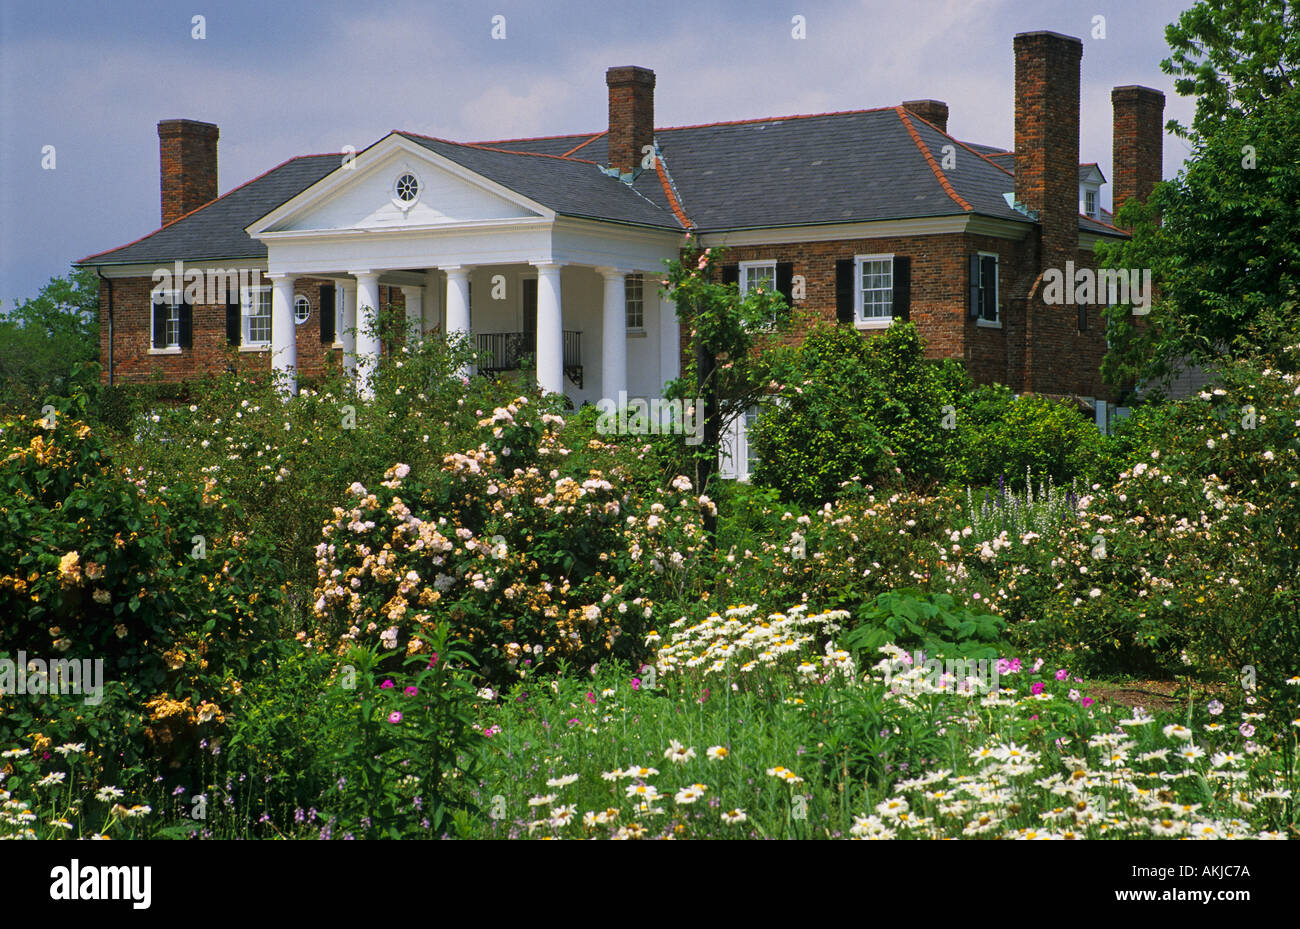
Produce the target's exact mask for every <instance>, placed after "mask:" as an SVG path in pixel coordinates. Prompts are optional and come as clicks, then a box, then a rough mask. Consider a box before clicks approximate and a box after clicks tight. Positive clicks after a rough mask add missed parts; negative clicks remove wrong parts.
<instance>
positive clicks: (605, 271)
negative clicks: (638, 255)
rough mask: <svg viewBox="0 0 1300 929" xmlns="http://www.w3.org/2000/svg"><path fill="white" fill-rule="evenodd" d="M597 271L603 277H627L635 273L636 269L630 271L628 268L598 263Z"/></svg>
mask: <svg viewBox="0 0 1300 929" xmlns="http://www.w3.org/2000/svg"><path fill="white" fill-rule="evenodd" d="M595 270H596V273H597V274H599V275H601V276H602V277H607V278H609V277H627V276H628V275H629V274H635V273H636V272H635V271H629V270H627V269H626V268H614V267H610V266H609V265H597V266H596V269H595Z"/></svg>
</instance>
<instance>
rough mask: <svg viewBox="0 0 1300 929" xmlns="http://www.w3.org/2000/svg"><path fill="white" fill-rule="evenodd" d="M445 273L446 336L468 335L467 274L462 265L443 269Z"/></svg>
mask: <svg viewBox="0 0 1300 929" xmlns="http://www.w3.org/2000/svg"><path fill="white" fill-rule="evenodd" d="M443 270H444V271H446V272H447V308H446V312H445V313H444V314H443V315H444V316H445V317H446V319H447V325H446V326H445V327H444V328H445V331H446V333H447V335H456V334H460V335H469V272H470V269H469V268H467V267H465V266H464V265H453V266H452V267H450V268H443Z"/></svg>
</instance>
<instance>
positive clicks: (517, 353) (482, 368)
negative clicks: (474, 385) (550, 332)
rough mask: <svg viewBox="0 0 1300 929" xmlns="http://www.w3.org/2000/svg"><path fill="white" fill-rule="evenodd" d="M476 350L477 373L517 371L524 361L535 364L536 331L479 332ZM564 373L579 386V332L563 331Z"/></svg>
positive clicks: (580, 385) (530, 365)
mask: <svg viewBox="0 0 1300 929" xmlns="http://www.w3.org/2000/svg"><path fill="white" fill-rule="evenodd" d="M474 344H475V347H476V348H477V350H478V370H479V373H480V374H496V373H499V372H502V371H518V370H519V369H520V368H521V367H523V366H524V364H525V362H527V365H528V366H529V367H533V366H535V365H536V361H537V360H536V357H535V356H536V354H537V333H535V332H479V333H476V334H475V336H474ZM563 345H564V373H565V375H567V376H568V378H569V379H570V380H571V381H573V382H574V383H575V384H577V385H578V387H582V332H581V331H576V330H572V329H565V330H564V338H563Z"/></svg>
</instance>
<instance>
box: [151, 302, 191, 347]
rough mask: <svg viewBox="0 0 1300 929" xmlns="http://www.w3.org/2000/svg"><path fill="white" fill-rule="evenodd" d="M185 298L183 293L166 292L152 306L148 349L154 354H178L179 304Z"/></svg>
mask: <svg viewBox="0 0 1300 929" xmlns="http://www.w3.org/2000/svg"><path fill="white" fill-rule="evenodd" d="M184 300H185V296H184V293H183V291H179V290H167V291H163V292H162V294H161V299H160V300H159V301H158V302H156V303H154V304H153V305H152V310H153V312H152V313H151V314H150V319H149V348H150V350H151V351H155V352H179V351H180V350H181V304H182V303H183V302H184Z"/></svg>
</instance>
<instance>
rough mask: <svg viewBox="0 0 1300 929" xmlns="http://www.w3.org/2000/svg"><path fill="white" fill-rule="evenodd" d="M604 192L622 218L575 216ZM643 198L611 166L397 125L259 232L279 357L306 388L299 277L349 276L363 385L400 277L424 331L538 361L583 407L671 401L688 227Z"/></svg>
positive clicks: (348, 345) (515, 359) (414, 326)
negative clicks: (679, 263)
mask: <svg viewBox="0 0 1300 929" xmlns="http://www.w3.org/2000/svg"><path fill="white" fill-rule="evenodd" d="M435 148H436V149H437V150H434V149H435ZM468 165H472V167H470V166H468ZM580 172H585V173H580ZM507 181H508V182H509V186H507V183H505V182H507ZM566 185H567V186H566ZM582 185H588V186H589V187H590V188H591V191H590V192H586V191H585V190H584V188H583V187H582ZM521 188H522V189H523V190H524V191H526V192H521ZM542 200H548V201H550V202H552V203H559V204H560V205H561V206H562V207H565V208H566V209H565V211H562V210H561V209H557V208H555V207H553V206H551V205H548V204H546V203H543V202H541V201H542ZM588 201H590V202H592V203H593V208H592V210H591V211H590V213H591V214H594V213H596V212H597V211H603V213H604V214H607V215H608V214H612V215H614V216H615V217H616V218H615V219H613V220H611V219H607V218H597V217H596V216H595V215H573V214H574V213H576V212H579V211H580V210H582V209H585V206H583V204H585V203H586V202H588ZM642 201H644V198H642V197H640V195H639V194H637V193H636V192H635V191H632V190H631V189H630V188H628V187H627V186H626V185H625V184H623V183H622V182H620V181H619V180H618V179H616V178H611V177H608V176H607V175H604V174H601V173H600V172H599V169H598V168H596V167H595V166H591V165H579V164H574V163H572V162H565V161H563V160H561V159H553V158H547V157H544V156H539V155H531V154H523V153H515V152H500V151H496V150H491V149H485V148H482V147H476V146H457V145H453V144H452V143H443V142H441V141H440V140H425V139H423V138H422V137H412V136H409V135H408V134H403V133H392V134H390V135H388V136H387V137H385V138H384V139H382V140H381V141H379V142H377V143H375V144H374V145H372V146H371V147H370V148H368V149H366V150H365V151H363V152H361V153H360V154H358V155H356V156H355V157H354V158H353V157H350V156H349V157H346V158H344V157H341V158H340V166H339V168H338V169H337V170H335V171H333V172H331V173H330V174H328V175H326V176H325V177H324V178H323V179H321V180H320V181H319V182H317V183H315V184H313V185H311V186H310V187H308V188H307V189H305V190H303V191H302V192H301V193H299V194H298V195H297V196H295V197H293V198H292V199H290V200H288V201H286V202H285V203H283V204H282V205H281V206H279V207H277V208H276V209H275V210H273V211H272V212H271V213H269V214H267V215H266V216H263V217H262V218H261V219H259V220H258V221H257V222H255V223H253V224H252V225H250V226H248V227H247V229H246V231H247V232H248V234H249V235H250V236H252V237H253V238H255V239H260V240H261V241H263V242H264V243H265V244H266V246H267V253H268V255H267V265H268V277H270V279H271V281H272V301H271V313H272V325H271V353H272V367H273V368H274V369H276V370H278V371H283V372H284V373H285V374H286V375H288V376H289V381H288V383H289V384H290V386H291V389H292V388H293V387H294V386H295V385H296V381H295V380H294V372H295V370H296V366H297V358H296V351H295V348H294V327H293V311H294V309H293V302H294V301H293V293H294V290H293V284H294V280H295V279H297V278H299V277H311V278H317V279H321V278H323V279H329V280H333V281H334V283H335V286H336V289H337V293H338V294H339V302H340V310H341V312H340V315H341V319H340V320H339V325H338V336H337V339H338V341H339V342H341V343H342V349H343V356H344V364H345V368H346V370H347V371H348V372H349V373H353V372H355V374H356V377H357V382H358V385H359V386H360V388H361V389H362V391H363V392H368V391H369V390H370V384H371V379H372V375H373V372H374V370H375V365H376V364H377V363H378V359H379V356H380V349H381V346H380V344H379V340H378V337H377V335H376V334H375V332H374V331H373V320H374V313H375V309H376V308H377V307H378V306H379V305H380V288H381V286H385V285H386V286H389V287H399V288H401V292H402V294H403V298H404V301H405V305H406V319H407V322H408V326H409V328H410V330H411V331H414V332H416V333H418V334H420V335H428V334H433V333H439V334H446V335H465V336H468V337H469V338H470V339H471V341H472V344H473V345H474V347H475V348H476V350H477V351H478V353H479V358H478V369H479V370H480V371H484V372H504V371H510V370H516V369H519V368H521V367H528V366H533V367H535V370H536V378H537V383H538V385H539V386H540V387H542V388H543V389H544V390H546V391H548V392H554V393H564V394H566V395H567V396H568V397H569V398H570V399H571V400H572V401H573V402H574V403H575V405H579V406H580V405H582V404H583V403H584V402H591V403H595V402H597V401H598V400H600V399H601V398H605V397H608V398H612V399H617V398H618V397H619V394H620V392H621V391H626V392H627V394H628V395H629V396H633V397H638V396H639V397H654V396H659V395H661V394H662V390H663V385H664V383H665V382H666V381H668V380H670V379H672V378H675V377H677V376H678V373H679V356H680V350H679V344H680V343H679V338H678V327H677V317H676V309H675V307H674V305H673V304H672V302H671V301H669V300H668V299H667V298H666V297H664V296H663V295H662V291H661V288H660V286H659V282H660V280H661V279H662V277H663V261H664V260H665V259H673V258H675V257H677V255H678V250H679V248H680V246H681V243H682V232H681V229H680V228H676V229H674V228H670V227H669V226H668V224H667V223H663V222H662V221H660V220H659V219H658V214H659V213H661V212H662V211H659V210H657V209H656V208H654V207H653V206H652V205H649V204H648V202H646V203H645V204H644V205H643V203H642ZM575 204H576V205H577V206H575ZM638 211H640V213H638ZM641 213H644V214H645V215H646V216H647V217H649V221H640V214H641ZM530 361H531V365H530Z"/></svg>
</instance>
